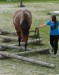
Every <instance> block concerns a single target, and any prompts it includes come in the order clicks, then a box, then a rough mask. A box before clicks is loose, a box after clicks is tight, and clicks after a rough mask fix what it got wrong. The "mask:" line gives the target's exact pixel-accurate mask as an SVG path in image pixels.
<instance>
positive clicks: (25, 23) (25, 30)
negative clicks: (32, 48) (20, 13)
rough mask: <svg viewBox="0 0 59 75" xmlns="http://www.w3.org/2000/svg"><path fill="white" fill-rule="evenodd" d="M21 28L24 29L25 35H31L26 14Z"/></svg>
mask: <svg viewBox="0 0 59 75" xmlns="http://www.w3.org/2000/svg"><path fill="white" fill-rule="evenodd" d="M21 28H22V31H23V34H28V33H29V31H28V30H29V26H28V19H27V15H26V14H24V17H23V21H22V24H21Z"/></svg>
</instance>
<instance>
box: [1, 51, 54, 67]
mask: <svg viewBox="0 0 59 75" xmlns="http://www.w3.org/2000/svg"><path fill="white" fill-rule="evenodd" d="M0 55H3V56H6V57H10V58H15V59H18V60H23V61H27V62H31V63H33V64H38V65H41V66H45V67H49V68H54V67H55V65H54V64H50V63H46V62H42V61H36V60H34V59H30V58H27V57H24V56H18V55H15V54H10V53H6V52H2V51H0Z"/></svg>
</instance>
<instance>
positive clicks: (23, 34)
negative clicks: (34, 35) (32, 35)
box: [13, 9, 32, 50]
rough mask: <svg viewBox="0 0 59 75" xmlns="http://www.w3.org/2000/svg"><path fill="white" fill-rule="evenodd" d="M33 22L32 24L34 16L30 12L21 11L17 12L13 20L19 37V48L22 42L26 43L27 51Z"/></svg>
mask: <svg viewBox="0 0 59 75" xmlns="http://www.w3.org/2000/svg"><path fill="white" fill-rule="evenodd" d="M31 22H32V15H31V12H30V11H29V10H26V9H24V10H23V9H21V10H18V11H16V13H15V15H14V18H13V23H14V26H15V29H16V32H17V35H18V42H19V46H20V42H21V41H23V42H25V50H26V47H27V41H28V36H29V29H30V26H31Z"/></svg>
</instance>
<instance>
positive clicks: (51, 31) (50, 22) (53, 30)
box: [46, 20, 59, 35]
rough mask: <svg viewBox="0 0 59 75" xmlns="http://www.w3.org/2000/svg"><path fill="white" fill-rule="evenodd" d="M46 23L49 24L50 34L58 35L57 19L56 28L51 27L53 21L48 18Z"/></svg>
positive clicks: (58, 22)
mask: <svg viewBox="0 0 59 75" xmlns="http://www.w3.org/2000/svg"><path fill="white" fill-rule="evenodd" d="M46 25H49V26H50V35H59V30H58V26H59V21H57V23H56V28H54V29H51V27H54V23H53V22H52V21H51V20H49V21H48V22H47V23H46Z"/></svg>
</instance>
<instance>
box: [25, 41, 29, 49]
mask: <svg viewBox="0 0 59 75" xmlns="http://www.w3.org/2000/svg"><path fill="white" fill-rule="evenodd" d="M27 45H28V44H27V42H25V50H27Z"/></svg>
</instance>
